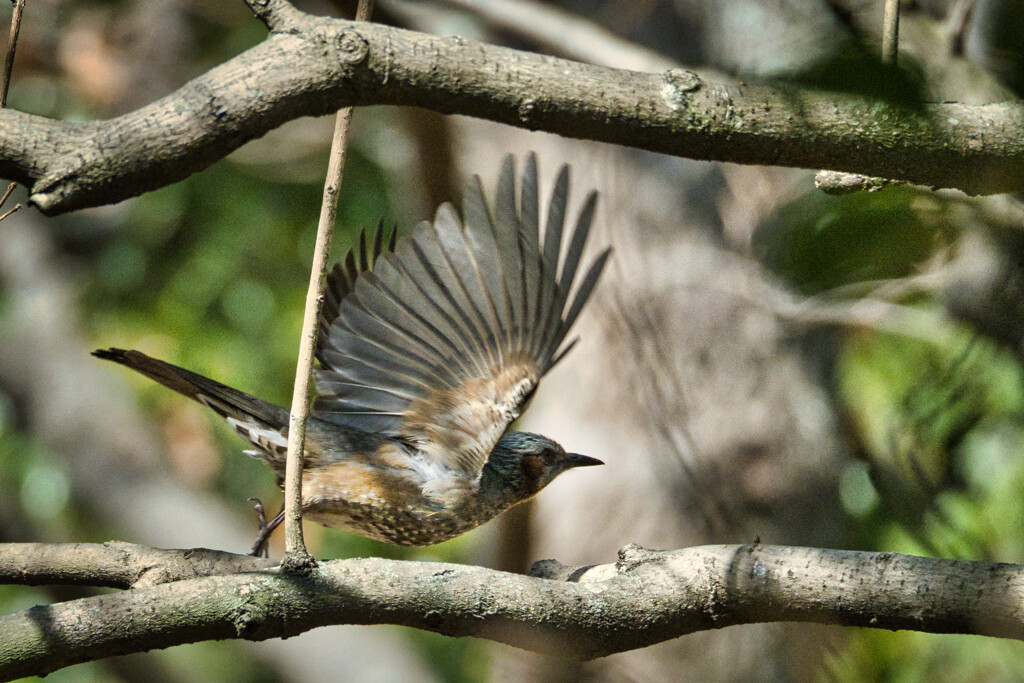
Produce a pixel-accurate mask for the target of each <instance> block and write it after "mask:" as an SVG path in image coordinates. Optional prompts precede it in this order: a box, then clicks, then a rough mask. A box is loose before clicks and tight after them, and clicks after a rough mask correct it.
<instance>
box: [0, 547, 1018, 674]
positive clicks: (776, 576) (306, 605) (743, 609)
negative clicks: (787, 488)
mask: <svg viewBox="0 0 1024 683" xmlns="http://www.w3.org/2000/svg"><path fill="white" fill-rule="evenodd" d="M101 548H102V547H101ZM127 549H128V547H127V546H123V545H118V546H116V550H118V551H121V552H125V553H126V554H125V555H124V557H132V556H138V557H145V556H147V554H148V553H150V552H153V551H150V550H148V549H140V550H138V551H137V552H134V553H133V552H126V551H127ZM54 552H57V553H63V554H64V555H65V556H70V557H71V559H70V560H66V559H61V560H60V561H61V562H65V561H66V562H67V563H68V564H69V565H70V566H80V565H81V564H82V557H84V556H85V554H88V553H91V554H92V557H93V558H95V559H96V560H97V561H99V562H101V563H102V562H107V563H113V564H117V563H119V562H121V559H120V558H119V557H118V556H117V555H116V554H110V553H107V552H106V550H105V549H98V548H96V547H89V546H85V545H82V544H76V545H69V546H64V547H63V548H61V547H58V548H57V549H56V550H55V551H54ZM156 552H171V551H156ZM177 552H180V553H189V552H194V551H177ZM4 554H6V551H5V552H4V553H0V556H2V555H4ZM75 556H80V557H78V559H75ZM104 558H105V559H104ZM245 562H255V560H252V558H249V559H247V560H245ZM127 564H131V562H128V563H127ZM240 567H241V565H240ZM97 571H98V572H99V573H100V574H101V575H102V576H107V577H109V576H116V575H119V574H120V575H121V576H122V579H121V580H120V581H121V583H120V584H119V585H125V584H128V583H134V581H133V579H132V578H131V577H132V576H133V575H134V570H124V571H123V570H120V569H117V568H116V567H111V566H109V564H107V565H105V566H101V567H98V569H97ZM3 573H4V575H5V576H6V577H7V580H10V579H11V578H12V572H11V571H9V570H4V572H3ZM534 573H535V574H537V576H534V577H529V576H520V575H516V574H506V573H503V572H496V571H492V570H488V569H483V568H480V567H470V566H459V565H452V564H442V563H426V562H397V561H392V560H382V559H360V560H335V561H329V562H324V563H322V564H321V565H320V566H319V568H317V569H316V570H315V571H314V572H312V573H311V574H310V575H308V576H298V575H295V574H283V573H280V572H277V571H272V570H270V571H249V572H246V573H241V574H232V575H226V576H209V577H205V578H191V579H185V580H181V581H175V582H172V583H164V584H161V585H151V586H148V587H144V588H138V589H136V590H131V591H126V592H122V593H117V594H113V595H102V596H97V597H91V598H85V599H81V600H75V601H72V602H67V603H61V604H57V605H51V606H39V607H34V608H32V609H30V610H27V611H24V612H20V613H17V614H13V615H10V616H7V617H3V618H2V619H0V642H3V643H5V646H4V648H3V649H2V651H0V679H3V680H9V679H11V678H16V677H19V676H26V675H30V674H45V673H47V672H50V671H54V670H56V669H59V668H62V667H65V666H69V665H71V664H75V663H78V662H83V661H90V660H94V659H98V658H102V657H107V656H112V655H117V654H126V653H129V652H139V651H143V650H148V649H151V648H159V647H168V646H171V645H177V644H181V643H187V642H195V641H198V640H206V639H217V638H246V639H250V640H263V639H267V638H276V637H287V636H292V635H296V634H298V633H302V632H303V631H306V630H309V629H311V628H315V627H317V626H324V625H327V624H340V623H347V624H402V625H406V626H413V627H416V628H422V629H426V630H430V631H436V632H438V633H443V634H447V635H452V636H476V637H480V638H487V639H490V640H495V641H499V642H503V643H508V644H510V645H514V646H517V647H521V648H525V649H529V650H534V651H537V652H544V653H549V654H555V655H559V656H565V657H576V658H584V659H585V658H593V657H600V656H604V655H608V654H612V653H614V652H621V651H624V650H629V649H633V648H638V647H644V646H647V645H651V644H653V643H657V642H661V641H664V640H668V639H671V638H675V637H678V636H681V635H684V634H687V633H692V632H694V631H700V630H707V629H713V628H723V627H725V626H730V625H734V624H744V623H756V622H769V621H804V622H817V623H824V624H843V625H856V626H869V627H874V628H885V629H913V630H918V631H928V632H934V633H974V634H982V635H990V636H999V637H1005V638H1017V639H1024V567H1022V566H1018V565H1009V564H992V563H982V562H967V561H959V560H944V559H935V558H923V557H912V556H909V555H897V554H894V553H865V552H852V551H838V550H818V549H808V548H792V547H784V546H762V545H753V546H750V545H745V546H703V547H698V548H689V549H685V550H675V551H669V552H655V551H648V550H644V549H643V548H640V547H638V546H627V547H626V548H624V549H623V550H622V551H621V552H620V557H619V561H618V562H617V563H616V564H614V565H601V566H597V567H579V568H569V567H562V566H561V565H558V563H555V562H552V561H546V562H541V563H538V564H537V565H535V567H534ZM42 575H43V576H45V577H48V578H51V579H54V578H56V579H58V580H59V577H57V574H56V572H53V571H45V572H44V573H43V574H42ZM182 575H183V576H186V575H187V573H186V574H182ZM541 576H543V577H545V578H539V577H541ZM22 578H24V574H22ZM32 582H34V581H30V580H27V579H25V580H22V581H19V583H32ZM68 582H72V583H79V582H80V581H79V579H78V578H77V577H75V576H73V575H70V574H69V576H68ZM104 585H112V584H111V583H105V584H104Z"/></svg>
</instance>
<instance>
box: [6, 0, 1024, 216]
mask: <svg viewBox="0 0 1024 683" xmlns="http://www.w3.org/2000/svg"><path fill="white" fill-rule="evenodd" d="M258 14H259V15H260V17H261V18H262V19H264V20H265V21H266V22H267V24H268V25H269V26H270V27H271V33H270V35H269V36H268V37H267V39H266V40H264V41H263V42H262V43H260V44H259V45H257V46H255V47H253V48H252V49H250V50H248V51H246V52H244V53H242V54H240V55H239V56H237V57H235V58H233V59H231V60H229V61H228V62H226V63H224V64H222V65H220V66H218V67H216V68H214V69H211V70H210V71H208V72H207V73H205V74H203V75H201V76H199V77H198V78H195V79H193V80H192V81H190V82H188V83H186V84H185V85H184V86H182V87H181V88H180V89H178V90H177V91H176V92H174V93H171V94H170V95H168V96H167V97H164V98H163V99H160V100H158V101H156V102H154V103H152V104H150V105H147V106H145V107H143V108H141V109H138V110H136V111H134V112H130V113H128V114H125V115H123V116H120V117H117V118H114V119H110V120H106V121H94V122H87V123H69V122H63V121H55V120H52V119H47V118H44V117H40V116H34V115H31V114H26V113H22V112H17V111H12V110H9V109H8V110H3V111H0V176H2V177H5V178H9V179H12V180H16V181H18V182H19V183H22V184H24V185H26V186H27V187H29V188H30V198H31V201H32V203H34V204H35V205H36V206H37V207H38V208H39V209H40V210H41V211H43V212H44V213H46V214H51V215H52V214H58V213H62V212H66V211H70V210H73V209H77V208H82V207H87V206H97V205H101V204H106V203H111V202H116V201H120V200H122V199H126V198H128V197H132V196H135V195H138V194H141V193H143V192H146V191H149V190H153V189H156V188H158V187H162V186H164V185H168V184H170V183H173V182H176V181H178V180H181V179H183V178H185V177H187V176H189V175H191V174H193V173H196V172H198V171H200V170H202V169H203V168H206V167H207V166H209V165H210V164H212V163H214V162H215V161H217V160H218V159H221V158H223V157H224V156H225V155H227V154H228V153H229V152H231V151H233V150H235V149H237V148H238V147H240V146H241V145H242V144H244V143H245V142H247V141H248V140H251V139H253V138H256V137H259V136H261V135H263V134H265V133H266V132H267V131H269V130H271V129H273V128H276V127H277V126H280V125H282V124H283V123H285V122H287V121H289V120H292V119H295V118H299V117H302V116H317V115H323V114H327V113H331V112H334V111H336V110H337V109H339V108H341V107H345V106H366V105H374V104H390V105H405V106H417V107H425V108H428V109H433V110H435V111H438V112H441V113H445V114H465V115H469V116H475V117H479V118H484V119H490V120H493V121H498V122H502V123H506V124H509V125H512V126H518V127H522V128H529V129H538V130H545V131H549V132H552V133H557V134H560V135H564V136H567V137H573V138H584V139H590V140H598V141H603V142H610V143H614V144H619V145H625V146H630V147H636V148H640V149H647V150H651V151H655V152H662V153H665V154H671V155H676V156H684V157H690V158H694V159H708V160H720V161H732V162H736V163H743V164H767V165H781V166H797V167H805V168H829V169H836V170H841V171H849V172H855V173H864V174H867V175H872V176H880V177H886V178H894V179H902V180H908V181H911V182H915V183H920V184H924V185H931V186H936V187H954V188H959V189H962V190H965V191H967V192H972V193H995V192H1005V191H1011V190H1024V106H1022V105H1021V104H1019V103H1002V104H991V105H984V106H970V105H960V104H934V105H927V106H925V107H924V109H923V110H922V111H921V112H918V113H914V112H912V111H910V110H907V109H900V108H897V107H893V106H890V105H887V104H884V103H880V102H872V101H868V100H866V99H863V98H859V97H856V96H853V95H844V94H836V93H824V92H817V91H812V90H807V89H801V88H797V87H795V86H794V87H787V88H783V87H768V86H762V85H758V86H754V85H725V84H721V83H713V82H710V81H705V80H702V79H701V78H699V77H698V76H696V75H695V74H693V73H692V72H689V71H685V70H680V69H672V70H669V71H667V72H664V73H660V74H649V73H640V72H634V71H625V70H619V69H611V68H606V67H599V66H592V65H587V64H581V63H578V62H572V61H568V60H564V59H557V58H554V57H549V56H545V55H539V54H535V53H530V52H521V51H517V50H511V49H508V48H503V47H496V46H493V45H486V44H483V43H478V42H473V41H470V40H465V39H463V38H459V37H439V36H432V35H426V34H422V33H416V32H412V31H406V30H401V29H397V28H392V27H388V26H383V25H379V24H365V23H363V24H355V23H353V22H348V21H343V20H338V19H330V18H318V17H313V16H310V15H306V14H302V13H301V12H299V11H297V10H295V9H294V8H291V7H289V6H287V4H286V3H282V2H281V1H280V0H269V1H267V2H261V3H259V12H258Z"/></svg>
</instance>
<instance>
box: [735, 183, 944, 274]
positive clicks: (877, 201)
mask: <svg viewBox="0 0 1024 683" xmlns="http://www.w3.org/2000/svg"><path fill="white" fill-rule="evenodd" d="M950 213H951V212H950V211H949V209H948V207H947V204H946V203H945V202H943V201H942V200H940V199H938V198H936V197H933V196H929V195H925V194H922V193H921V192H920V191H919V190H916V189H913V188H909V187H904V186H890V187H887V188H885V189H883V190H880V191H878V192H858V193H855V194H849V195H840V196H835V195H827V194H824V193H822V192H813V193H808V194H805V195H803V196H802V197H800V198H798V199H796V200H794V201H792V202H790V203H788V204H784V205H783V206H781V207H780V208H779V209H777V210H776V211H775V212H774V213H773V214H771V215H770V216H769V217H768V218H767V219H766V220H764V221H763V222H762V223H761V224H760V225H759V226H758V227H757V230H756V231H755V233H754V238H753V250H754V253H755V254H756V255H757V257H758V259H759V260H760V261H761V262H762V263H763V264H764V265H766V266H767V267H768V268H769V269H771V270H772V271H773V272H774V273H776V274H778V275H780V276H781V277H783V278H784V279H785V280H786V282H787V283H788V284H789V285H790V286H792V287H793V288H794V289H796V290H797V291H799V292H803V293H804V294H817V293H820V292H823V291H827V290H829V289H834V288H836V287H841V286H843V285H850V284H855V283H861V282H867V281H871V280H878V279H884V278H895V277H902V276H906V275H910V274H912V273H913V272H914V270H915V268H916V267H917V266H918V265H920V264H921V263H923V262H924V261H926V260H927V259H929V258H930V257H931V256H932V255H933V254H934V253H935V250H936V249H937V248H939V247H942V246H944V245H945V244H946V243H948V241H949V240H950V239H951V238H952V236H954V235H955V234H956V227H955V225H954V224H953V223H952V221H951V218H950Z"/></svg>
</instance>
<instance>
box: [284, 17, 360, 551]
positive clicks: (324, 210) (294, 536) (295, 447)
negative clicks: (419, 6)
mask: <svg viewBox="0 0 1024 683" xmlns="http://www.w3.org/2000/svg"><path fill="white" fill-rule="evenodd" d="M372 10H373V0H359V8H358V9H357V10H356V21H366V20H368V19H369V18H370V12H371V11H372ZM351 120H352V108H351V107H346V108H344V109H341V110H339V111H338V115H337V118H336V119H335V123H334V137H333V139H332V140H331V157H330V160H329V161H328V164H327V178H326V180H325V182H324V196H323V203H322V204H321V206H320V222H319V224H318V225H317V234H316V247H315V249H314V251H313V265H312V270H311V272H310V277H309V290H308V292H307V293H306V309H305V315H304V317H303V320H302V337H301V344H300V347H299V360H298V364H297V367H296V370H295V389H294V392H293V393H292V409H291V415H290V417H289V421H288V458H287V460H286V461H285V487H284V508H285V516H284V539H285V558H284V562H283V563H282V566H283V567H286V568H291V569H304V568H309V567H310V566H312V565H314V561H313V558H312V557H310V555H309V552H308V551H307V550H306V544H305V541H304V540H303V538H302V470H303V456H304V451H303V449H304V448H305V443H306V419H307V418H308V417H309V387H310V380H311V377H312V374H313V358H314V356H315V355H316V337H317V329H318V325H317V321H318V320H319V318H320V308H321V305H322V304H323V294H324V285H325V283H326V281H327V269H328V258H329V257H330V253H331V239H332V237H333V236H334V220H335V216H336V214H337V209H338V191H339V188H340V187H341V176H342V170H343V168H344V166H345V150H346V148H347V147H348V131H349V122H350V121H351Z"/></svg>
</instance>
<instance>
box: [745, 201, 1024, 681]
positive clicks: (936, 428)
mask: <svg viewBox="0 0 1024 683" xmlns="http://www.w3.org/2000/svg"><path fill="white" fill-rule="evenodd" d="M956 215H957V214H956V212H954V211H952V210H951V207H950V206H947V205H945V203H944V200H943V199H941V198H939V197H936V196H929V195H924V194H922V193H921V192H919V191H918V190H915V189H911V188H903V187H890V188H887V189H885V190H883V191H880V192H877V193H859V194H854V195H847V196H839V197H836V196H829V195H824V194H821V193H810V194H808V195H806V196H803V197H800V198H798V199H796V200H795V201H793V202H791V203H789V204H787V205H784V206H782V207H781V208H780V209H778V210H777V211H776V212H775V213H774V214H773V215H771V216H769V217H768V218H767V219H766V220H765V221H764V222H763V223H762V224H761V225H760V226H759V228H758V231H757V233H756V235H755V239H754V250H755V253H756V254H757V255H758V256H759V257H760V258H761V259H763V262H764V263H765V264H766V265H768V267H769V268H770V269H771V270H772V271H773V272H774V273H775V274H776V275H778V276H779V277H780V278H782V279H783V280H784V281H786V282H787V283H788V284H789V285H790V286H791V287H792V288H793V289H795V290H796V291H798V292H802V293H804V294H806V295H811V296H814V297H816V300H818V301H822V302H829V303H836V302H844V301H845V302H847V303H853V302H855V301H856V300H857V297H859V296H864V295H865V294H870V293H871V292H872V291H878V290H881V289H884V285H885V283H886V282H893V281H894V280H896V279H898V278H905V277H912V276H914V275H915V274H916V273H918V272H919V271H920V270H921V269H922V267H923V266H924V265H925V264H926V262H928V261H929V260H930V259H932V258H933V257H934V256H935V254H936V253H939V252H941V251H943V250H949V249H955V248H956V247H955V245H956V237H957V235H958V233H959V231H960V230H962V229H964V228H963V226H960V225H957V223H956V220H954V216H956ZM896 291H898V288H897V290H896ZM908 291H910V290H908ZM894 303H897V304H900V305H902V306H906V307H912V308H913V309H915V310H916V311H918V312H920V313H921V314H925V315H931V316H932V318H933V319H934V321H935V324H936V325H937V326H938V328H939V329H941V333H940V334H936V335H935V336H934V338H923V337H922V336H920V335H918V336H912V335H911V334H909V333H908V334H907V335H898V334H893V333H891V332H888V331H881V330H876V329H871V328H865V327H858V326H856V325H855V326H853V327H848V328H845V330H844V331H843V333H842V334H840V335H839V337H838V338H837V344H838V347H837V349H836V356H835V363H834V368H833V377H834V381H835V395H836V398H837V400H838V402H839V407H840V409H841V410H843V411H845V413H846V415H847V417H848V421H847V424H848V429H849V432H850V435H851V436H852V437H853V441H854V444H855V445H856V447H857V449H858V451H859V459H858V460H856V461H854V462H851V463H850V465H849V466H848V467H847V469H846V471H845V472H844V473H843V476H842V478H841V483H840V502H841V504H842V505H843V507H844V509H845V510H846V512H847V514H848V515H849V516H850V518H851V520H852V521H853V524H852V525H851V529H852V533H853V537H852V538H851V545H853V546H854V547H860V548H863V549H868V550H878V551H893V552H901V553H910V554H918V555H929V556H940V557H955V558H963V559H976V560H990V561H1005V562H1022V561H1024V536H1021V534H1020V529H1021V528H1022V523H1024V497H1022V496H1021V495H1020V492H1021V490H1022V486H1024V369H1022V368H1021V364H1020V358H1019V356H1017V355H1014V354H1012V353H1010V352H1009V351H1007V350H1005V349H1003V348H1002V347H1001V346H999V345H998V344H997V343H995V342H993V341H991V340H989V339H988V338H986V337H983V336H981V335H980V334H978V333H977V332H975V331H973V330H970V329H967V328H966V327H965V326H963V325H962V324H960V323H957V322H954V321H951V320H949V319H947V318H945V317H944V315H943V312H942V309H941V307H940V306H939V305H938V302H936V301H933V300H932V299H931V298H930V297H928V296H925V295H922V294H907V295H904V296H902V297H901V298H898V299H897V300H896V301H895V302H894ZM1022 670H1024V649H1022V648H1021V647H1020V646H1019V644H1015V643H1008V642H1000V641H995V640H991V639H985V638H978V637H972V636H934V635H926V634H917V633H899V634H895V635H893V634H888V633H880V632H877V631H873V630H870V629H856V630H851V631H850V632H849V633H848V640H847V642H846V645H845V646H843V647H841V648H839V649H838V650H837V651H836V652H835V653H834V654H833V656H832V657H831V658H830V660H829V663H828V665H827V666H826V667H825V669H824V670H823V671H822V672H821V676H822V678H823V679H825V680H839V681H861V680H878V681H918V680H920V681H925V680H954V681H969V680H970V681H974V680H986V681H987V680H1006V681H1010V680H1019V672H1020V671H1022Z"/></svg>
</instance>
